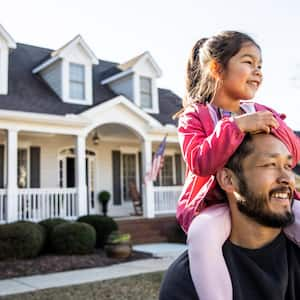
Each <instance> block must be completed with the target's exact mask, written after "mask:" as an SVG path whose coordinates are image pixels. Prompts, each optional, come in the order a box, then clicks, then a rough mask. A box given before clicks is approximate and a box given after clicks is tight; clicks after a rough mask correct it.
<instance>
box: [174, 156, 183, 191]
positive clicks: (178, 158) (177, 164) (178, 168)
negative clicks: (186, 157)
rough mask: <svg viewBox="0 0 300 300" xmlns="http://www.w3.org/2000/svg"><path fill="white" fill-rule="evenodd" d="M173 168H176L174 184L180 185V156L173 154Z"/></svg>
mask: <svg viewBox="0 0 300 300" xmlns="http://www.w3.org/2000/svg"><path fill="white" fill-rule="evenodd" d="M175 168H176V184H177V185H182V164H181V155H180V154H175Z"/></svg>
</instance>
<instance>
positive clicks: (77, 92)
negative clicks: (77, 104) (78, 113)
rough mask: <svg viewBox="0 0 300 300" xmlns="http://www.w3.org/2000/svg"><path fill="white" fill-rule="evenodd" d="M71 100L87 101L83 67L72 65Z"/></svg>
mask: <svg viewBox="0 0 300 300" xmlns="http://www.w3.org/2000/svg"><path fill="white" fill-rule="evenodd" d="M69 75H70V98H72V99H85V80H84V78H85V69H84V66H83V65H78V64H72V63H71V64H70V74H69Z"/></svg>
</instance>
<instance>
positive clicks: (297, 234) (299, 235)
mask: <svg viewBox="0 0 300 300" xmlns="http://www.w3.org/2000/svg"><path fill="white" fill-rule="evenodd" d="M293 211H294V215H295V221H294V223H293V224H291V225H289V226H287V227H286V228H284V233H285V234H286V236H287V237H288V238H289V239H290V240H291V241H293V242H294V243H295V244H297V245H298V246H299V247H300V201H299V200H294V204H293Z"/></svg>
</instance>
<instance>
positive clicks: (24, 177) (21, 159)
mask: <svg viewBox="0 0 300 300" xmlns="http://www.w3.org/2000/svg"><path fill="white" fill-rule="evenodd" d="M27 162H28V160H27V149H18V187H19V188H26V187H27V182H28V166H27Z"/></svg>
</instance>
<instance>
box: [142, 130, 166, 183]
mask: <svg viewBox="0 0 300 300" xmlns="http://www.w3.org/2000/svg"><path fill="white" fill-rule="evenodd" d="M166 143H167V135H165V137H164V138H163V140H162V141H161V143H160V144H159V147H158V148H157V150H156V152H155V154H154V157H153V161H152V166H151V171H150V172H148V173H147V174H146V176H145V182H147V181H155V180H156V178H157V175H158V173H159V171H160V169H161V168H162V166H163V156H164V152H165V149H166Z"/></svg>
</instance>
